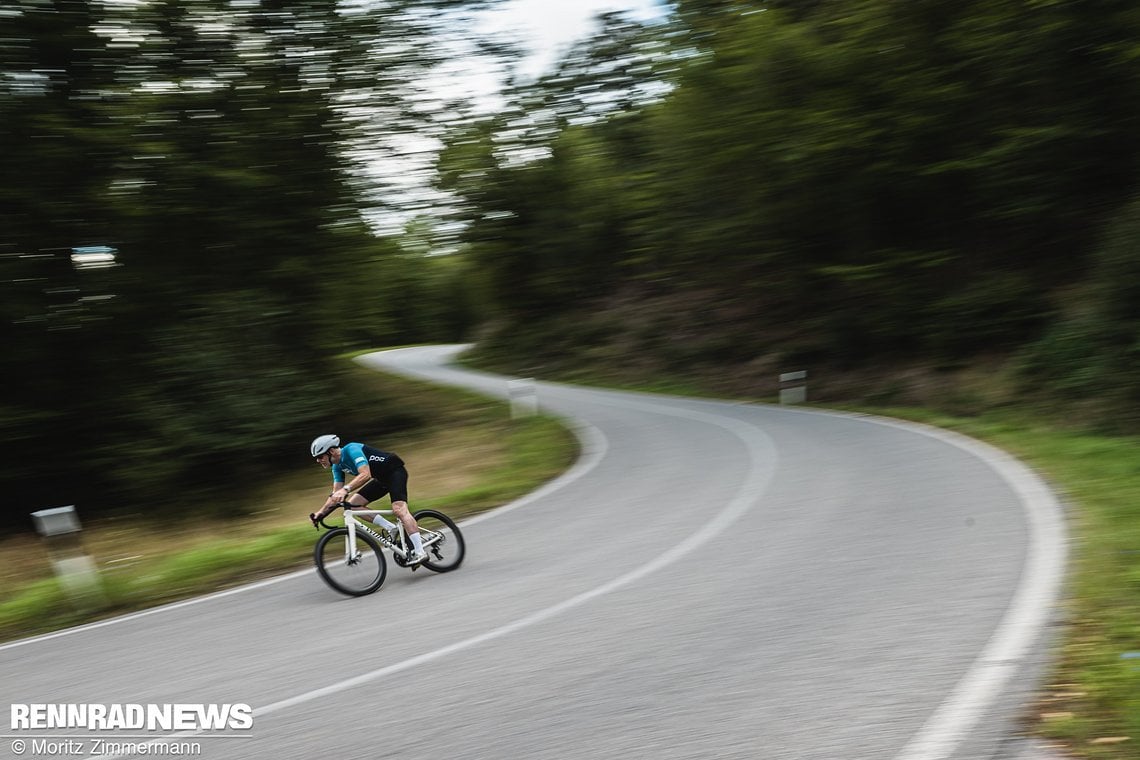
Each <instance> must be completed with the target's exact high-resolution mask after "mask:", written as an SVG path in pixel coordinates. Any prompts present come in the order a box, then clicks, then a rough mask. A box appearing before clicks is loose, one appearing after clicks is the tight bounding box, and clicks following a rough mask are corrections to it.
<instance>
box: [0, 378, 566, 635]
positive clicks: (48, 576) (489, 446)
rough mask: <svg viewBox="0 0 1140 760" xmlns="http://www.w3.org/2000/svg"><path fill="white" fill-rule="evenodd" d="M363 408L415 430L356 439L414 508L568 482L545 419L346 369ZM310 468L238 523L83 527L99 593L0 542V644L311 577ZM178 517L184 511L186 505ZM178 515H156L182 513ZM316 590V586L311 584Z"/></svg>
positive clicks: (461, 510) (17, 542)
mask: <svg viewBox="0 0 1140 760" xmlns="http://www.w3.org/2000/svg"><path fill="white" fill-rule="evenodd" d="M351 375H352V381H353V382H354V383H356V384H357V385H358V386H359V388H360V391H361V393H363V394H367V395H366V396H365V397H369V398H383V399H385V401H386V403H388V404H389V405H390V406H393V407H395V408H399V409H400V410H401V415H402V416H403V417H404V418H405V419H411V420H416V421H417V424H416V425H415V426H414V427H410V428H407V429H405V430H402V431H398V432H394V431H390V430H389V431H384V430H379V429H373V430H371V434H370V433H369V431H367V430H365V431H363V432H360V433H359V434H357V433H354V432H351V431H343V432H344V433H351V435H352V438H353V439H361V440H365V441H368V442H373V443H375V444H376V445H381V446H383V447H384V448H388V449H390V450H393V451H396V452H398V453H399V454H400V455H401V456H402V457H403V458H404V460H405V461H406V462H408V469H409V473H410V475H411V477H410V482H409V486H410V492H411V501H410V503H411V507H412V509H413V510H416V509H422V508H426V507H434V508H438V509H443V510H444V511H446V512H447V513H448V514H450V515H451V516H452V517H454V518H456V519H459V518H462V517H463V516H465V515H470V514H473V513H476V512H480V511H484V510H487V509H490V508H493V507H496V506H499V505H501V504H505V503H508V502H510V501H512V500H513V499H516V498H519V497H520V496H522V495H524V494H526V493H528V492H529V491H532V490H533V489H535V488H536V487H538V486H539V485H541V484H542V483H544V482H546V481H548V480H550V479H551V478H553V477H555V476H557V475H559V474H560V473H562V472H563V471H565V470H566V469H567V468H568V467H569V466H570V465H571V464H572V463H573V461H574V460H575V459H576V457H577V454H578V447H577V442H576V440H575V439H574V436H573V434H572V433H571V432H570V431H569V430H567V429H566V427H565V426H564V425H563V424H562V423H561V422H559V421H558V420H555V419H553V418H550V417H545V416H535V417H529V418H525V419H520V420H511V419H510V415H509V411H508V407H507V405H506V404H504V403H502V402H496V401H491V400H488V399H487V398H485V397H482V396H478V395H476V394H473V393H468V392H465V391H460V390H454V389H445V388H439V387H436V386H431V385H429V384H426V383H419V382H414V381H410V380H404V379H399V378H395V377H393V376H388V375H384V374H381V373H376V372H373V371H371V370H364V369H355V368H354V369H353V370H351ZM306 464H308V465H309V466H308V467H306V468H305V469H303V470H299V471H297V472H290V473H285V474H283V475H282V476H281V477H280V478H279V479H277V480H276V482H274V483H273V484H271V486H269V487H267V488H266V489H265V490H264V491H262V492H259V493H256V494H253V495H251V496H250V498H249V500H248V501H247V502H246V503H245V504H243V505H239V506H240V507H243V508H242V509H238V510H237V512H238V513H241V514H242V516H241V517H238V518H234V519H226V520H222V521H219V520H209V521H206V520H203V519H202V518H196V519H195V518H186V519H177V518H175V519H170V520H168V521H166V522H162V521H156V520H154V518H153V514H154V512H152V513H150V514H149V515H148V516H147V519H146V522H143V515H141V514H123V515H119V516H116V517H112V518H105V519H102V520H99V521H92V522H91V523H90V524H85V525H84V529H83V533H82V541H83V551H84V552H85V553H86V554H88V555H90V556H91V557H92V558H93V560H94V562H95V564H96V567H97V568H98V571H99V578H100V586H101V588H100V589H99V590H98V591H82V592H77V591H72V592H71V593H67V592H65V589H64V588H62V587H61V585H60V583H59V581H58V580H56V578H55V577H54V573H53V570H52V565H51V562H50V560H49V557H48V554H47V551H46V549H45V546H44V545H43V544H42V543H41V542H40V540H39V539H38V538H36V537H34V536H28V535H24V536H16V537H10V538H7V539H5V540H4V541H3V542H0V588H2V589H3V591H2V592H0V640H11V639H15V638H20V637H24V636H28V635H33V634H36V633H43V632H47V631H52V630H58V629H60V628H65V627H69V626H73V625H79V624H82V623H87V622H93V621H96V620H99V619H102V618H106V617H111V616H114V615H118V614H122V613H126V612H131V611H135V610H140V609H145V608H148V607H153V606H155V605H158V604H163V603H167V602H173V601H177V600H179V599H185V598H188V597H191V596H197V595H200V594H204V593H209V592H213V591H218V590H221V589H225V588H229V587H232V586H235V585H239V584H241V583H244V582H248V581H252V580H256V579H259V578H265V577H269V576H272V575H279V574H281V573H283V572H285V571H288V570H291V569H295V568H301V567H306V566H311V563H312V547H313V543H314V541H315V540H316V538H317V534H316V532H315V531H314V530H313V528H312V526H310V525H309V524H308V519H307V517H306V515H308V513H309V512H311V511H312V510H313V508H314V507H316V506H319V505H320V503H321V502H323V501H324V497H325V496H326V495H327V494H328V491H329V483H328V474H327V473H324V472H322V471H320V470H317V469H314V467H313V466H312V465H311V463H308V462H306ZM182 506H183V507H185V506H186V505H182ZM179 511H185V510H178V509H170V510H163V512H162V513H163V514H177V513H178V512H179ZM314 582H316V581H314Z"/></svg>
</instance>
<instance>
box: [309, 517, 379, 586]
mask: <svg viewBox="0 0 1140 760" xmlns="http://www.w3.org/2000/svg"><path fill="white" fill-rule="evenodd" d="M355 533H356V540H355V541H350V540H349V537H348V528H333V529H332V530H330V531H328V532H327V533H325V534H324V535H323V536H321V537H320V538H318V539H317V545H316V547H314V549H313V561H314V562H316V564H317V572H318V573H320V576H321V578H322V579H324V582H325V583H327V584H329V585H330V586H332V587H333V588H334V589H336V590H337V591H339V592H340V593H342V594H348V595H349V596H364V595H365V594H371V593H372V592H373V591H375V590H376V589H378V588H380V586H381V585H382V584H383V583H384V577H385V576H386V575H387V574H388V565H387V563H385V561H384V554H383V553H382V552H381V551H380V544H378V543H377V542H376V539H374V538H373V537H372V536H370V535H368V534H367V533H365V532H364V531H362V530H358V531H355Z"/></svg>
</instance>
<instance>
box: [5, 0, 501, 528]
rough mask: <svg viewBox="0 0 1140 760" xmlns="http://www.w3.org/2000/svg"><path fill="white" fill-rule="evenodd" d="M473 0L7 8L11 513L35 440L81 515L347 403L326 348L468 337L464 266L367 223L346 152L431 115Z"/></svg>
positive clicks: (199, 478)
mask: <svg viewBox="0 0 1140 760" xmlns="http://www.w3.org/2000/svg"><path fill="white" fill-rule="evenodd" d="M479 4H480V3H479V2H471V3H467V2H455V1H454V0H401V1H400V2H395V3H387V4H383V5H382V6H380V5H374V6H372V7H370V8H367V9H366V8H363V7H361V8H353V9H348V10H346V9H345V8H343V7H342V6H341V4H338V3H334V2H329V1H328V0H299V1H298V2H291V3H284V4H283V3H269V4H257V3H254V4H244V5H242V7H240V8H238V7H235V6H234V5H233V4H232V3H229V2H225V0H159V1H158V2H153V3H103V4H98V3H88V2H74V1H72V0H40V1H38V2H31V3H15V4H13V3H0V16H2V17H3V18H4V28H5V34H4V45H3V46H2V47H0V142H2V143H3V145H4V148H5V149H4V151H3V154H2V155H0V172H2V173H3V176H4V178H5V182H4V183H3V186H0V338H2V339H3V342H4V346H5V351H4V354H3V356H0V363H2V364H0V370H2V375H3V377H4V390H5V394H4V396H5V399H6V402H5V403H6V404H7V405H8V406H7V408H6V409H5V410H4V411H5V414H4V417H3V420H2V422H0V426H2V429H3V433H4V439H5V449H6V450H5V456H3V457H2V458H0V462H2V463H0V492H3V493H4V495H5V501H6V503H8V504H11V505H12V508H11V509H10V510H9V511H6V512H5V513H3V514H0V524H5V525H6V524H7V523H10V522H12V523H14V522H19V523H21V524H22V523H23V522H24V521H25V520H26V516H25V514H24V512H26V511H28V510H30V509H35V508H38V507H41V506H45V505H43V504H25V503H24V501H25V499H24V498H23V497H22V494H23V493H24V492H25V491H26V490H27V488H28V484H29V483H33V482H36V481H37V480H39V479H41V478H42V477H43V473H40V472H33V471H32V468H33V467H38V466H39V463H40V462H41V461H42V458H43V457H50V458H52V459H65V460H66V461H67V462H68V465H67V473H66V477H64V478H62V481H63V482H61V483H53V489H52V497H51V498H52V499H53V500H56V499H58V500H59V501H61V502H63V503H80V504H82V505H83V506H84V508H85V510H87V511H97V510H99V509H102V508H107V507H111V506H122V505H131V504H134V505H137V504H139V503H142V502H147V501H154V500H158V499H162V498H163V496H164V494H166V493H169V492H172V491H175V492H177V491H187V490H194V491H198V490H213V489H217V488H219V487H224V486H225V484H226V483H230V484H231V487H232V484H233V481H234V480H245V479H248V476H247V475H246V476H241V473H239V472H238V470H237V467H238V466H239V464H240V463H241V459H242V457H244V456H248V455H249V452H250V451H257V452H260V453H259V459H260V458H261V457H272V456H275V455H277V454H279V453H280V452H281V451H284V450H288V449H289V448H290V447H292V446H295V445H296V440H297V438H298V430H305V429H307V428H309V427H310V426H312V425H314V424H315V423H316V422H318V421H320V420H325V419H330V418H332V419H343V417H344V412H343V409H344V408H346V407H352V406H353V405H356V404H360V403H361V402H360V400H359V399H347V398H345V397H343V396H342V395H341V394H340V392H339V391H338V390H337V380H338V376H339V375H338V372H335V371H330V370H329V369H328V360H329V358H330V357H331V356H334V355H336V354H338V353H340V352H342V351H345V350H347V349H350V348H353V347H361V346H372V345H377V344H379V343H383V342H388V341H392V342H401V343H408V342H420V341H428V340H454V339H457V338H459V337H461V335H463V334H465V333H466V331H467V330H468V329H469V327H470V324H471V322H473V321H474V317H473V309H474V305H473V304H472V302H471V300H470V299H469V298H468V297H467V296H466V295H465V294H466V289H465V287H464V282H463V275H462V272H463V268H462V267H461V266H457V265H453V264H445V263H442V262H440V261H432V260H428V258H427V257H425V255H423V253H422V252H421V253H420V254H419V255H416V256H408V255H406V254H405V253H404V252H403V251H402V249H401V248H400V246H399V245H398V244H396V243H394V242H393V241H391V240H383V239H378V238H377V237H375V235H374V234H372V233H371V232H370V231H369V230H368V229H367V228H366V226H365V224H364V222H363V221H362V207H363V206H364V205H365V204H366V203H367V202H369V201H368V198H367V197H368V195H369V194H370V193H371V192H372V191H373V189H374V188H373V187H372V186H370V185H369V184H367V182H366V180H365V179H364V177H365V173H364V172H362V171H361V162H362V161H364V160H369V161H371V160H374V157H375V150H372V151H371V152H370V153H369V155H368V156H367V158H365V157H364V156H362V155H361V154H360V153H359V150H360V149H361V148H362V147H369V148H372V149H374V148H375V146H376V145H377V144H379V143H382V142H384V141H385V139H386V138H387V137H390V136H391V135H392V134H393V133H397V132H407V131H412V130H415V129H419V128H420V127H422V126H423V124H424V122H425V121H426V120H427V119H428V118H429V116H427V115H426V114H430V113H432V112H434V111H433V109H430V108H429V109H425V108H422V107H416V108H412V107H409V106H408V100H409V99H410V98H417V97H419V96H418V95H417V93H416V90H415V88H413V87H412V86H411V83H414V82H417V81H419V80H420V79H421V78H422V76H423V74H424V71H425V70H426V69H427V68H428V67H430V66H432V65H434V64H435V63H437V62H438V61H439V54H438V52H437V51H436V50H433V49H432V48H431V47H430V46H429V45H427V44H425V41H426V40H429V39H436V38H435V36H434V35H435V34H436V33H437V32H438V31H439V29H441V28H443V29H446V28H447V25H448V24H447V21H446V19H452V20H453V16H454V14H460V13H462V12H463V11H464V9H466V8H470V7H473V6H476V5H479ZM444 17H446V19H445V18H444ZM362 96H366V97H362ZM366 101H367V102H372V103H375V104H376V105H375V107H374V108H373V110H371V111H368V112H367V113H363V112H362V111H361V110H360V108H359V107H357V106H356V105H354V104H357V103H361V102H366ZM419 105H420V106H422V105H423V104H422V102H421V103H420V104H419ZM364 117H367V118H364ZM79 246H107V247H110V248H113V249H114V266H113V267H110V268H106V269H98V270H90V271H88V270H83V269H80V268H78V267H77V266H75V265H74V263H73V260H72V252H73V249H75V248H76V247H79ZM376 404H377V405H380V406H382V402H379V401H377V402H376ZM377 411H378V412H379V413H380V414H381V415H383V414H384V410H383V409H378V410H377ZM140 461H141V462H145V464H140ZM239 476H241V477H239ZM124 500H125V501H124Z"/></svg>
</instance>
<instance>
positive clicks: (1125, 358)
mask: <svg viewBox="0 0 1140 760" xmlns="http://www.w3.org/2000/svg"><path fill="white" fill-rule="evenodd" d="M1093 262H1094V263H1093V272H1092V275H1091V277H1090V280H1089V283H1088V285H1087V287H1086V288H1084V289H1082V290H1081V291H1079V295H1078V298H1079V300H1077V301H1076V303H1075V304H1073V305H1072V306H1071V307H1070V308H1069V309H1068V312H1067V313H1066V315H1065V316H1064V317H1063V318H1062V319H1061V320H1059V321H1058V322H1057V323H1056V324H1054V325H1053V326H1052V327H1050V329H1049V330H1048V331H1047V332H1046V333H1045V335H1044V336H1043V337H1042V338H1041V339H1040V340H1038V341H1036V342H1035V343H1033V344H1031V345H1029V346H1028V347H1026V349H1025V350H1024V351H1023V356H1022V372H1023V376H1024V378H1025V382H1026V384H1027V386H1028V387H1031V388H1035V389H1038V390H1044V391H1046V392H1048V393H1051V394H1056V395H1060V396H1062V397H1064V398H1067V399H1078V400H1085V401H1086V402H1087V404H1088V405H1090V406H1093V407H1094V419H1095V420H1096V421H1098V422H1099V423H1100V424H1102V425H1106V426H1109V427H1111V428H1113V429H1118V430H1133V429H1135V428H1136V426H1138V425H1140V307H1138V306H1137V303H1140V301H1138V298H1140V285H1138V284H1137V283H1140V200H1137V201H1133V202H1132V203H1131V204H1129V205H1128V206H1127V207H1125V209H1124V210H1123V211H1122V212H1121V214H1120V216H1119V218H1118V219H1117V220H1116V221H1115V222H1114V223H1113V224H1112V225H1111V226H1110V227H1109V229H1108V232H1107V234H1106V236H1105V239H1104V242H1103V244H1102V245H1101V246H1100V248H1099V249H1098V250H1097V253H1096V255H1095V256H1094V257H1093Z"/></svg>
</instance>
